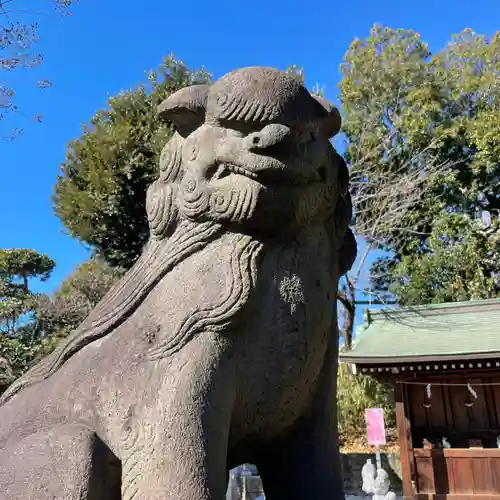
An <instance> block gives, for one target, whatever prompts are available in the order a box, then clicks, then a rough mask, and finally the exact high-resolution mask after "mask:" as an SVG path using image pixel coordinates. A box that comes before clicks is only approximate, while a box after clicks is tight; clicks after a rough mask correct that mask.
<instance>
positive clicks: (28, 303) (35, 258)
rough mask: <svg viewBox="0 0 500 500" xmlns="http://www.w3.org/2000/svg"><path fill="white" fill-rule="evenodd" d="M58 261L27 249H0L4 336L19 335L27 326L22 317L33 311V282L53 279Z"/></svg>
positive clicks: (0, 312)
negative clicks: (31, 284) (21, 321)
mask: <svg viewBox="0 0 500 500" xmlns="http://www.w3.org/2000/svg"><path fill="white" fill-rule="evenodd" d="M54 266H55V262H54V261H53V260H52V259H50V258H49V257H48V256H47V255H44V254H40V253H38V252H35V251H34V250H30V249H25V248H13V249H7V250H0V333H6V334H8V335H10V336H19V335H21V333H23V332H25V327H26V324H23V325H20V324H19V320H20V318H21V317H22V316H23V315H25V314H27V313H29V312H31V311H32V305H33V304H32V301H33V294H32V293H31V290H30V289H29V279H31V278H37V279H40V280H42V281H44V280H46V279H48V278H49V276H50V273H51V272H52V270H53V268H54Z"/></svg>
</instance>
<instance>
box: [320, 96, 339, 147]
mask: <svg viewBox="0 0 500 500" xmlns="http://www.w3.org/2000/svg"><path fill="white" fill-rule="evenodd" d="M314 98H315V99H316V101H318V102H319V103H320V104H321V106H323V109H324V111H325V113H324V117H323V118H322V119H321V120H320V121H319V133H320V135H322V136H323V137H326V138H327V139H330V138H331V137H333V136H334V135H337V134H338V133H339V131H340V127H341V125H342V118H341V116H340V112H339V110H338V109H337V107H336V106H335V105H334V104H333V103H331V102H330V101H327V100H326V99H323V98H322V97H319V96H314Z"/></svg>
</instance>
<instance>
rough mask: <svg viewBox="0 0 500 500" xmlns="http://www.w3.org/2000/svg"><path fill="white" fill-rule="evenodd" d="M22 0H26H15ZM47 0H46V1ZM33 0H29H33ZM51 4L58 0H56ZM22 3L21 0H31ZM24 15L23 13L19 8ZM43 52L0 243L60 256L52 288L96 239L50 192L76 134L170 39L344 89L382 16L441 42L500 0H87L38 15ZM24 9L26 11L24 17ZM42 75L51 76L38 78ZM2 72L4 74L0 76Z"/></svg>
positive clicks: (177, 49)
mask: <svg viewBox="0 0 500 500" xmlns="http://www.w3.org/2000/svg"><path fill="white" fill-rule="evenodd" d="M15 1H16V2H17V4H16V5H18V8H20V7H19V6H20V5H22V3H23V0H15ZM43 3H45V2H37V4H38V7H37V8H40V9H41V8H42V4H43ZM24 4H25V5H26V8H28V7H29V5H30V4H31V5H32V2H30V1H29V0H25V1H24ZM47 5H49V2H48V0H47ZM22 6H23V8H24V5H22ZM20 15H24V14H20ZM36 17H37V18H38V20H39V21H40V30H39V34H40V35H41V40H42V41H41V43H40V50H42V51H43V52H44V54H45V60H44V62H43V65H42V67H41V69H40V70H38V72H37V73H36V74H34V75H32V74H30V73H24V74H21V73H19V75H15V74H12V77H13V78H16V79H18V80H19V81H18V83H17V86H16V90H17V91H18V96H17V103H18V104H19V105H21V107H22V110H23V112H24V113H25V114H26V115H29V116H32V115H35V114H37V113H41V114H43V115H44V116H45V118H44V123H42V124H33V123H31V122H30V120H29V119H24V118H16V120H17V124H18V125H21V126H23V127H24V128H25V135H24V136H23V137H21V138H18V139H17V140H15V141H13V142H5V141H0V173H1V176H0V179H1V188H2V189H1V196H0V248H13V247H29V248H34V249H36V250H37V251H40V252H43V253H47V254H49V256H50V257H52V258H53V259H54V260H55V261H56V262H57V267H56V270H55V272H54V273H53V276H52V278H51V280H50V281H49V282H48V283H47V284H45V285H43V286H42V288H41V289H43V290H51V289H53V288H55V287H56V286H57V285H58V284H59V283H60V281H61V280H62V279H63V278H64V277H65V276H67V275H68V274H69V273H70V272H71V271H72V270H73V269H74V267H75V266H76V265H77V264H78V263H79V262H81V261H82V260H84V259H85V258H86V257H87V255H88V251H87V250H86V249H85V248H84V247H83V246H82V245H81V244H80V243H79V242H78V241H76V240H73V239H71V238H70V237H68V236H66V235H64V233H63V228H62V226H61V224H60V223H59V220H58V219H57V218H56V217H55V216H54V215H53V214H52V205H51V201H50V196H51V192H52V187H53V184H54V181H55V178H56V174H57V172H58V168H59V165H60V163H61V162H62V161H63V160H64V157H65V149H66V144H67V142H68V141H69V140H70V139H72V138H76V137H78V136H79V134H80V132H81V124H82V122H86V121H88V119H89V118H90V117H91V116H92V115H93V113H94V112H95V111H96V110H97V109H99V108H102V107H103V106H105V105H106V100H107V96H109V95H114V94H116V93H117V92H119V91H120V90H121V89H128V88H131V87H134V86H136V85H137V84H140V83H142V82H144V81H145V71H146V70H148V69H150V68H155V67H156V66H157V65H158V64H159V63H160V61H161V59H162V57H163V56H164V55H167V54H168V53H170V52H171V51H173V52H174V53H175V55H176V56H177V57H178V58H180V59H182V60H184V61H185V62H186V64H187V65H188V66H190V67H193V68H195V67H199V66H202V65H203V66H205V68H206V69H207V70H208V71H210V72H211V73H213V74H214V76H215V77H218V76H221V75H222V74H224V73H226V72H227V71H230V70H232V69H235V68H237V67H240V66H249V65H266V66H275V67H278V68H282V69H284V68H286V67H287V66H289V65H291V64H296V65H298V66H302V67H304V69H305V71H306V77H307V83H308V85H309V86H312V85H314V84H315V83H316V82H319V83H320V84H321V85H322V86H323V87H324V90H325V92H326V95H327V97H329V98H330V99H332V100H335V99H336V85H337V83H338V81H339V64H340V63H341V61H342V57H343V55H344V53H345V51H346V49H347V47H348V46H349V43H350V42H351V41H352V39H353V38H355V37H365V36H367V35H368V34H369V31H370V28H371V26H372V25H373V24H374V23H375V22H377V23H380V24H383V25H385V26H390V27H392V28H411V29H414V30H416V31H418V32H419V33H421V35H422V38H423V39H424V40H425V41H427V42H428V43H429V44H430V46H431V49H432V50H438V49H439V48H440V47H442V46H443V45H444V44H445V43H446V42H447V41H448V40H449V38H450V36H451V34H452V33H457V32H459V31H461V30H462V29H464V28H467V27H469V28H472V29H474V30H475V31H477V32H481V33H484V34H487V35H491V34H493V33H494V32H495V30H496V29H498V28H499V26H498V19H500V2H499V1H498V0H475V1H474V2H471V0H468V1H465V0H453V1H451V0H439V1H437V0H419V1H418V2H406V1H404V0H385V1H384V0H379V1H377V2H374V1H371V0H359V1H357V2H356V1H347V2H340V1H339V2H335V1H327V0H316V2H315V3H314V4H309V3H307V2H302V1H301V2H299V1H296V0H288V1H284V0H267V1H264V0H253V1H252V2H235V1H232V2H230V1H227V0H225V1H222V0H211V1H208V2H207V1H198V0H193V1H191V2H166V1H164V0H163V1H155V0H150V1H149V2H144V3H141V2H131V1H129V0H122V1H121V2H118V1H115V2H110V1H107V2H105V1H102V0H80V4H79V5H77V6H76V7H75V8H74V9H73V16H72V17H71V18H61V17H59V16H53V15H49V16H42V15H39V16H36ZM24 19H27V18H26V17H25V18H24ZM36 75H40V77H47V78H50V79H51V80H52V81H53V87H52V88H51V89H48V90H44V91H41V90H37V89H36V88H35V87H34V85H33V82H34V81H35V77H36ZM1 80H2V76H0V81H1Z"/></svg>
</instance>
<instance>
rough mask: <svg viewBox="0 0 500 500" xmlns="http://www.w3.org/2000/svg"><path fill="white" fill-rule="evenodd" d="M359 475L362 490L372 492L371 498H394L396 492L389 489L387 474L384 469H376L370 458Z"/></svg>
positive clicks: (385, 499)
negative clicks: (361, 479) (361, 480)
mask: <svg viewBox="0 0 500 500" xmlns="http://www.w3.org/2000/svg"><path fill="white" fill-rule="evenodd" d="M361 477H362V478H363V485H362V487H361V488H362V490H363V491H364V492H365V493H366V494H368V495H369V494H372V495H373V500H396V494H395V493H393V492H392V491H389V488H390V487H391V483H390V481H389V474H387V472H386V471H385V470H384V469H376V468H375V465H374V464H373V463H372V461H371V459H370V458H369V459H367V461H366V463H365V465H363V468H362V469H361Z"/></svg>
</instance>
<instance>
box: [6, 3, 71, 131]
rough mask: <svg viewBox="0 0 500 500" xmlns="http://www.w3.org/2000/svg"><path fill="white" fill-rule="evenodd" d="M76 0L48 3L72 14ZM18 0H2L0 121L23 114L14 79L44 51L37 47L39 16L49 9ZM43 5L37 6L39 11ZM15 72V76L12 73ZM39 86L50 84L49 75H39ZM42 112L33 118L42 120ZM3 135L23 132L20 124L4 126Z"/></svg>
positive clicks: (36, 62)
mask: <svg viewBox="0 0 500 500" xmlns="http://www.w3.org/2000/svg"><path fill="white" fill-rule="evenodd" d="M76 1H77V0H46V1H45V4H46V5H47V7H49V6H51V7H52V10H53V11H55V13H58V14H62V15H69V14H71V11H70V7H71V6H72V5H73V4H74V3H75V2H76ZM18 4H19V2H18V1H16V0H0V72H1V73H0V122H1V121H2V120H3V119H4V118H5V117H6V116H7V115H9V114H12V113H18V114H21V115H22V116H23V117H26V116H27V115H26V114H25V113H22V110H21V108H20V105H19V104H18V102H17V100H16V90H15V82H19V76H20V75H21V74H25V75H26V74H27V71H28V70H32V69H33V68H35V67H38V66H40V64H41V63H42V61H43V54H42V53H41V52H40V51H38V50H37V46H38V43H39V41H40V37H39V36H38V25H39V23H38V19H39V18H40V15H47V14H49V12H42V13H40V12H35V11H29V10H26V9H24V8H23V6H22V5H18ZM41 8H43V7H41V6H37V9H36V10H37V11H39V10H40V9H41ZM12 75H14V77H12ZM34 84H35V85H36V86H37V87H38V88H39V89H45V88H48V87H50V86H51V82H50V81H49V80H48V79H45V78H42V79H38V80H37V81H36V83H34ZM42 118H43V117H42V116H41V115H39V114H38V115H35V116H34V117H33V121H36V122H39V121H41V120H42ZM1 130H2V134H5V135H3V138H10V139H11V138H13V137H15V136H16V135H19V134H21V133H22V132H23V129H22V128H21V127H14V129H13V130H12V129H11V128H9V129H8V130H7V129H6V127H5V126H2V127H1Z"/></svg>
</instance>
